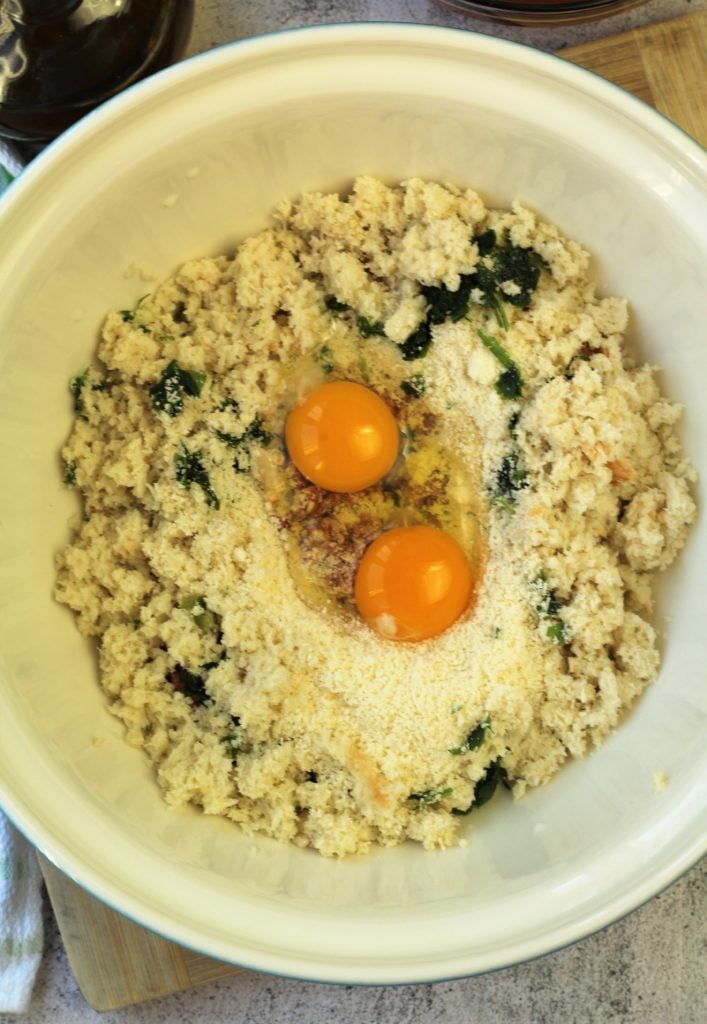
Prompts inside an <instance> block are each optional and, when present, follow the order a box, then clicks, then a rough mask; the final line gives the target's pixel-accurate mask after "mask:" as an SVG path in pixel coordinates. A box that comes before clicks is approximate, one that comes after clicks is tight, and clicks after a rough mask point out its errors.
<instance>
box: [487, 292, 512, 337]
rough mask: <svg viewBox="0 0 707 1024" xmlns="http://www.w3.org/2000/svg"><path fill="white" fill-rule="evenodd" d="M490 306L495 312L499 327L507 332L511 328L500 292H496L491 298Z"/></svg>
mask: <svg viewBox="0 0 707 1024" xmlns="http://www.w3.org/2000/svg"><path fill="white" fill-rule="evenodd" d="M489 305H490V306H491V309H492V310H493V313H494V316H495V317H496V322H497V323H498V326H499V327H501V328H503V330H504V331H507V330H508V326H509V325H508V317H507V316H506V310H505V308H504V306H503V303H502V302H501V299H500V297H499V295H498V292H494V294H493V295H492V296H491V298H490V299H489Z"/></svg>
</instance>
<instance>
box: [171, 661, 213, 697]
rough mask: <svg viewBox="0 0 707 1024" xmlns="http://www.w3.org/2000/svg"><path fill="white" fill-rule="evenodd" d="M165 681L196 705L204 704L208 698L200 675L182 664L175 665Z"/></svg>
mask: <svg viewBox="0 0 707 1024" xmlns="http://www.w3.org/2000/svg"><path fill="white" fill-rule="evenodd" d="M167 681H168V682H169V683H170V684H171V686H172V689H174V690H176V691H177V693H183V694H184V696H185V697H186V698H187V700H189V701H191V703H192V704H195V705H196V706H197V707H198V706H200V705H201V704H205V703H206V702H207V700H208V699H209V695H208V693H207V692H206V686H205V685H204V680H203V679H202V678H201V676H199V675H196V673H194V672H190V671H189V670H188V669H186V668H184V666H183V665H177V667H176V668H175V669H173V671H172V672H170V673H169V674H168V675H167Z"/></svg>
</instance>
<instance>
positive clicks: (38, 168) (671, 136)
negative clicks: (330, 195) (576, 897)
mask: <svg viewBox="0 0 707 1024" xmlns="http://www.w3.org/2000/svg"><path fill="white" fill-rule="evenodd" d="M402 36H404V37H408V38H410V39H411V40H412V39H420V38H421V37H423V36H424V37H426V39H427V40H428V42H429V41H430V40H435V41H437V40H438V41H439V42H440V43H445V42H446V43H452V44H453V45H455V46H456V47H457V48H458V49H464V50H466V51H467V52H469V53H474V52H475V53H481V54H484V55H488V56H494V55H496V54H497V55H500V56H510V57H511V58H512V59H515V60H516V62H517V61H518V60H519V61H520V64H521V65H522V66H525V67H526V68H531V69H535V70H538V71H540V72H543V73H548V72H549V74H550V76H551V77H553V78H555V79H558V78H559V79H560V80H562V81H564V82H565V83H566V84H569V85H574V86H575V87H577V88H580V91H582V92H584V93H586V92H587V91H588V92H589V94H590V95H591V96H592V97H593V98H594V99H596V100H598V101H599V102H601V103H604V104H606V105H608V106H609V107H610V108H611V109H612V110H613V111H614V112H615V113H618V114H620V115H623V116H625V117H627V118H628V119H629V120H630V121H632V122H633V123H634V124H635V123H637V124H638V125H639V126H640V127H642V128H644V129H645V130H647V131H648V132H650V133H652V134H657V135H658V136H659V137H660V138H661V140H662V141H663V142H664V143H665V144H666V145H667V147H668V149H669V150H670V151H671V152H672V153H673V154H674V155H676V156H679V157H680V158H681V159H682V160H683V161H685V162H686V163H687V164H689V165H690V166H691V168H692V170H693V173H694V172H697V173H698V174H702V175H704V176H705V178H706V179H707V154H706V153H705V152H704V151H703V149H702V147H701V146H700V145H699V143H697V142H696V141H695V140H694V139H693V138H692V137H691V136H689V135H688V133H687V132H685V131H684V130H683V129H682V128H680V127H679V126H677V125H675V124H674V123H673V122H672V121H670V120H669V119H668V118H667V117H665V116H664V115H662V114H661V113H660V112H658V111H656V110H655V109H653V108H652V107H650V106H649V105H648V104H647V103H645V102H644V101H642V100H641V99H639V98H637V97H635V96H633V95H632V94H630V93H628V92H626V91H625V90H624V89H622V88H621V87H620V86H618V85H616V84H614V83H612V82H610V81H608V80H606V79H604V78H602V77H601V76H599V75H598V74H595V73H594V72H592V71H589V70H588V69H586V68H583V67H581V66H579V65H575V64H573V63H571V62H570V61H567V60H565V59H564V58H562V57H560V56H557V55H555V54H551V53H546V52H544V51H540V50H536V49H534V48H532V47H530V46H527V45H525V44H522V43H517V42H514V41H511V40H506V39H500V38H498V37H493V36H488V35H485V34H482V33H477V32H470V31H468V30H466V29H458V28H448V27H441V26H431V25H424V24H415V23H408V22H354V23H337V24H332V25H329V24H322V25H312V26H305V27H296V28H287V29H281V30H277V31H274V32H269V33H266V34H262V35H258V36H253V37H249V38H246V39H239V40H234V41H232V42H229V43H224V44H222V45H220V46H218V47H215V48H213V49H211V50H207V51H205V52H203V53H199V54H195V55H193V56H191V57H188V58H186V59H185V60H183V61H181V62H179V63H177V64H175V65H173V66H171V67H169V68H166V69H164V70H162V71H159V72H157V73H156V74H154V75H152V76H150V77H149V78H147V79H145V80H143V81H142V82H139V83H136V84H135V85H133V86H130V87H129V88H128V89H126V90H124V91H123V92H122V93H120V94H119V95H117V96H115V97H113V98H112V99H110V100H108V101H107V102H106V103H104V104H102V105H101V106H100V107H98V108H97V109H96V110H94V111H91V112H90V113H89V114H87V115H86V116H85V117H84V118H82V119H81V120H80V121H79V122H77V123H76V124H75V125H73V126H72V127H71V128H69V129H68V130H67V131H66V132H64V133H63V134H62V135H61V136H60V137H59V138H58V139H56V140H55V141H54V142H52V143H51V144H50V145H49V146H48V147H47V148H46V150H45V151H44V152H43V153H42V154H40V155H39V156H38V157H37V158H36V159H35V161H34V162H33V163H32V164H31V165H30V167H29V168H27V169H26V170H25V171H23V173H22V174H21V175H19V176H18V177H17V178H16V179H15V180H14V181H13V182H11V183H10V185H9V186H8V187H7V189H6V190H5V192H4V193H3V195H2V196H0V216H2V214H3V213H4V211H5V210H6V208H8V207H10V206H11V205H14V204H15V203H17V202H20V201H21V198H22V194H23V192H24V190H25V188H27V189H28V188H30V187H31V185H32V183H33V182H34V179H35V178H37V177H40V178H41V177H42V176H43V175H45V174H48V173H51V170H52V167H53V165H54V163H55V162H56V161H58V160H60V159H61V157H62V156H63V154H64V153H65V152H66V151H69V152H71V151H72V150H73V149H74V148H75V147H78V146H80V145H81V144H82V141H83V140H84V139H85V138H86V137H88V138H90V135H91V133H92V132H93V130H94V127H95V128H98V127H101V126H102V125H109V124H110V123H111V122H112V121H115V120H117V119H119V118H121V117H122V116H123V114H124V113H126V112H128V111H129V110H130V109H131V108H132V107H134V106H135V105H137V104H139V103H141V102H142V100H143V98H148V97H150V96H156V95H158V94H159V93H161V92H162V91H163V90H165V89H168V88H169V86H170V84H171V83H172V82H173V81H174V82H177V81H180V80H181V79H188V78H191V77H193V76H194V75H200V74H202V73H208V69H209V68H211V67H214V66H218V65H220V64H228V63H231V62H235V63H237V62H238V58H239V56H240V54H242V53H243V54H244V55H245V56H248V54H255V53H257V52H258V51H267V50H268V49H269V48H274V51H275V52H279V51H283V50H286V49H288V48H289V47H290V45H291V44H293V45H296V44H297V43H299V42H300V41H301V40H303V39H304V40H306V39H307V37H311V38H312V40H314V39H316V40H317V41H318V42H326V41H327V40H328V39H329V40H332V41H334V42H339V43H341V42H342V41H344V40H345V39H349V40H354V41H358V42H359V43H360V42H362V41H363V42H365V41H367V40H368V41H371V40H373V39H381V38H383V39H388V40H392V39H394V38H400V37H402ZM0 803H1V804H2V807H3V809H4V811H5V813H6V814H7V815H8V817H9V818H10V819H11V820H12V821H13V822H14V824H15V825H16V826H17V827H18V829H19V830H20V831H22V832H23V833H24V834H25V836H26V837H27V838H28V839H29V840H30V841H31V842H32V843H33V844H34V845H35V846H36V847H37V848H38V850H39V851H40V852H41V853H42V854H43V855H44V856H45V857H46V858H47V859H48V860H50V861H51V862H52V863H53V864H55V865H56V866H57V867H58V868H59V869H60V870H62V871H63V872H64V873H66V874H67V875H68V876H69V877H70V878H71V879H72V880H73V881H75V882H76V883H77V884H79V885H80V886H81V887H82V888H84V889H85V890H86V891H88V892H89V893H91V894H92V895H94V896H95V897H96V898H98V899H99V900H101V901H102V902H104V903H106V904H107V905H108V906H109V907H111V908H113V909H114V910H116V911H117V912H118V913H121V914H123V915H124V916H126V917H128V918H129V919H131V920H133V921H134V922H135V923H137V924H139V925H141V926H142V927H145V928H147V929H149V930H151V931H153V932H155V933H156V934H158V935H161V936H163V937H164V938H166V939H168V940H170V941H173V942H178V943H179V944H181V945H182V946H184V947H185V948H189V949H192V950H194V951H196V952H199V953H201V954H203V955H205V956H212V957H216V958H218V959H221V960H224V961H226V962H229V963H233V964H237V965H239V966H244V967H247V968H252V969H254V970H257V971H260V972H264V973H272V974H276V975H280V976H284V977H290V978H295V979H302V980H310V981H319V982H329V983H345V984H362V985H366V984H410V983H419V982H431V981H443V980H453V979H457V978H464V977H470V976H472V975H475V974H482V973H487V972H490V971H493V970H500V969H503V968H505V967H509V966H512V965H514V964H518V963H525V962H528V961H530V960H533V959H537V958H539V957H541V956H545V955H547V954H549V953H551V952H556V951H557V950H559V949H563V948H565V947H567V946H570V945H572V944H574V943H575V942H578V941H580V940H581V939H583V938H586V937H587V936H589V935H592V934H594V933H596V932H597V931H600V930H602V929H603V928H605V927H607V926H608V925H610V924H612V923H614V922H616V921H618V920H621V919H622V918H623V917H625V916H627V915H628V914H629V913H631V912H632V911H633V910H635V909H637V908H638V907H639V906H641V905H643V904H644V903H646V902H647V901H648V900H650V899H652V898H653V897H654V896H656V895H658V894H659V893H660V892H663V891H664V890H665V889H666V888H668V887H669V886H670V885H672V884H673V882H675V881H677V880H678V879H679V878H680V877H682V875H684V874H685V873H686V872H687V871H688V870H690V869H691V868H692V867H693V866H694V865H695V864H697V863H698V861H699V860H700V859H701V858H702V856H704V855H705V853H707V832H706V834H705V835H704V836H703V837H701V838H699V837H698V839H697V840H696V841H694V842H693V843H691V844H690V845H689V846H688V847H687V848H686V849H684V850H682V851H681V853H680V854H676V855H674V856H673V857H672V859H671V860H670V862H669V863H668V864H667V865H665V866H664V867H663V869H662V870H661V871H659V872H657V873H654V874H653V875H652V876H651V878H650V880H648V881H646V882H644V883H643V884H642V885H640V886H639V887H637V888H636V889H635V890H632V891H631V892H630V894H628V895H626V894H622V895H621V896H620V897H615V898H614V899H613V902H611V903H610V904H609V905H608V906H607V907H605V908H604V909H603V910H602V911H601V913H595V914H589V913H586V914H585V916H584V917H582V918H580V919H579V920H576V921H574V922H572V923H571V924H569V925H559V926H557V928H556V929H555V930H554V931H553V932H552V933H549V934H547V935H545V937H544V941H543V942H542V943H541V942H535V948H534V949H532V950H525V949H522V950H518V951H516V953H515V954H514V955H512V956H509V957H506V958H504V959H503V961H502V962H501V961H500V959H499V960H498V962H492V963H486V964H484V963H481V964H473V960H474V958H475V955H474V954H473V953H470V954H469V955H468V957H466V958H465V963H466V961H467V960H468V966H464V965H461V964H459V963H458V962H459V961H460V958H459V957H457V958H456V959H455V966H454V967H452V965H451V964H450V965H449V968H448V969H445V967H444V966H443V964H442V963H439V962H435V963H424V964H423V963H416V964H415V965H413V966H412V967H410V966H409V965H408V964H407V963H406V964H403V965H400V964H391V965H388V966H386V967H384V968H382V969H381V970H380V971H376V972H372V971H371V970H370V969H366V970H364V971H362V970H361V969H360V968H359V967H358V965H353V964H351V965H349V964H343V963H338V964H336V965H330V964H324V963H312V964H311V969H310V968H309V967H307V969H305V970H301V969H298V965H300V964H301V963H302V960H301V958H298V957H296V956H290V957H289V958H288V957H287V956H282V955H280V953H279V952H273V953H266V954H263V952H262V951H261V950H258V951H256V952H255V953H252V952H251V951H249V950H248V949H245V948H236V946H235V943H230V944H224V943H223V942H220V941H219V940H217V939H214V938H211V937H207V936H206V935H203V934H194V932H193V930H190V929H189V927H188V926H186V927H185V926H183V925H182V924H181V923H180V922H178V921H176V920H175V919H170V918H169V917H168V916H167V915H165V914H163V913H161V912H159V911H153V909H152V908H151V907H144V906H143V905H141V904H140V903H139V901H138V900H137V899H136V898H135V895H134V893H126V892H124V891H123V890H122V889H121V888H120V886H119V885H117V884H116V883H115V882H114V881H113V879H112V878H111V876H110V873H109V871H108V870H107V869H101V868H100V866H99V867H98V868H97V867H95V866H93V865H91V864H88V863H85V862H83V861H82V860H81V858H80V857H79V856H77V855H76V854H75V853H74V852H73V850H72V849H71V848H70V846H69V845H68V844H66V843H64V842H63V841H62V840H61V839H58V838H57V837H55V836H53V835H52V834H50V832H49V831H48V829H46V828H45V827H44V825H43V823H42V821H41V819H40V818H39V817H38V816H37V815H36V813H34V811H33V809H32V808H31V807H30V806H27V805H25V804H23V802H22V800H21V799H19V798H16V797H15V795H14V794H13V793H12V792H11V791H10V789H9V787H8V786H7V785H6V783H5V781H4V780H3V779H0Z"/></svg>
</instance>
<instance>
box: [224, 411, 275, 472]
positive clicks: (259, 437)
mask: <svg viewBox="0 0 707 1024" xmlns="http://www.w3.org/2000/svg"><path fill="white" fill-rule="evenodd" d="M215 434H216V437H217V438H218V439H219V441H222V442H223V443H224V444H225V445H226V446H227V447H228V448H233V449H234V450H235V451H236V457H235V459H234V460H233V468H234V469H235V471H236V473H247V472H249V470H250V462H251V455H250V445H251V444H253V443H257V444H262V445H263V446H264V447H265V448H267V447H268V445H269V444H270V443H271V442H272V434H271V433H270V432H269V431H268V430H265V428H264V427H263V421H262V420H261V419H260V417H259V416H256V417H255V419H254V420H253V421H252V422H251V423H250V424H249V426H248V427H246V429H245V430H244V431H243V433H242V434H229V433H227V432H226V431H225V430H216V431H215Z"/></svg>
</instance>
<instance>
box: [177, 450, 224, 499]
mask: <svg viewBox="0 0 707 1024" xmlns="http://www.w3.org/2000/svg"><path fill="white" fill-rule="evenodd" d="M174 468H175V474H176V477H177V482H178V483H180V484H181V485H182V487H186V489H187V490H190V489H191V485H192V484H196V485H197V487H200V488H201V489H202V491H203V492H204V497H205V498H206V504H207V505H209V506H210V507H211V508H216V509H218V508H220V507H221V502H220V501H219V499H218V496H217V495H216V492H215V491H214V489H213V487H212V486H211V481H210V480H209V474H208V473H207V472H206V469H205V468H204V463H203V462H202V461H201V454H200V453H199V452H190V451H189V449H188V448H186V446H185V445H182V448H181V451H178V452H176V454H175V456H174Z"/></svg>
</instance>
